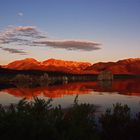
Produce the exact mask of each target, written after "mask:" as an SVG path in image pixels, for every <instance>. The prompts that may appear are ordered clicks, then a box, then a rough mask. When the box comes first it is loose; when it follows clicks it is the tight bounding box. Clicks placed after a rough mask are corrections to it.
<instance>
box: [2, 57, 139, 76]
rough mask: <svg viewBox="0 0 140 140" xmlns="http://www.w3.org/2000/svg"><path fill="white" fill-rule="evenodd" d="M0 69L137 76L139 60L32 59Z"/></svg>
mask: <svg viewBox="0 0 140 140" xmlns="http://www.w3.org/2000/svg"><path fill="white" fill-rule="evenodd" d="M1 67H2V68H7V69H14V70H43V71H44V70H45V71H57V72H66V73H72V74H98V73H100V72H101V71H104V70H108V71H111V72H112V73H113V74H132V75H137V74H138V75H139V74H140V58H128V59H123V60H118V61H116V62H98V63H94V64H91V63H89V62H77V61H65V60H58V59H53V58H51V59H47V60H44V61H42V62H40V61H37V60H36V59H34V58H25V59H22V60H16V61H13V62H11V63H9V64H7V65H3V66H1Z"/></svg>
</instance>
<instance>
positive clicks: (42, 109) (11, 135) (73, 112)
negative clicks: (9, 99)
mask: <svg viewBox="0 0 140 140" xmlns="http://www.w3.org/2000/svg"><path fill="white" fill-rule="evenodd" d="M77 98H78V97H76V98H75V101H74V104H73V105H72V107H70V108H67V109H62V108H61V106H60V105H59V106H57V107H53V106H52V105H51V101H52V100H51V99H49V100H48V101H45V100H44V99H38V98H34V101H31V102H28V101H26V99H23V100H21V101H19V103H18V104H16V105H14V104H11V105H9V106H7V107H4V106H2V105H1V106H0V139H34V140H42V139H47V140H139V138H140V113H138V114H136V116H135V117H134V116H133V117H131V112H130V108H129V107H128V106H127V105H121V104H119V103H117V104H115V105H113V107H112V109H107V110H106V112H105V113H104V114H102V115H101V116H100V117H97V115H96V111H97V107H96V106H95V105H91V104H79V103H78V99H77Z"/></svg>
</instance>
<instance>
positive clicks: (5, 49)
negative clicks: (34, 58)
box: [0, 47, 27, 55]
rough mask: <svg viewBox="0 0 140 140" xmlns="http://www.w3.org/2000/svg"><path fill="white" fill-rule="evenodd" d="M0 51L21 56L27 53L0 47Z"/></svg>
mask: <svg viewBox="0 0 140 140" xmlns="http://www.w3.org/2000/svg"><path fill="white" fill-rule="evenodd" d="M0 49H2V50H4V51H7V52H9V53H17V54H21V55H26V54H27V53H26V52H25V51H23V50H21V49H13V48H3V47H0Z"/></svg>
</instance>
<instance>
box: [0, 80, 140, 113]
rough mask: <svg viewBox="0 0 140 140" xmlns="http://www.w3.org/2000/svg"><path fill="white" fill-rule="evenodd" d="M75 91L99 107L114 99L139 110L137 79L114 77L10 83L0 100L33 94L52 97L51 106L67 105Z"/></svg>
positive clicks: (5, 101)
mask: <svg viewBox="0 0 140 140" xmlns="http://www.w3.org/2000/svg"><path fill="white" fill-rule="evenodd" d="M76 95H78V100H79V102H80V103H81V102H82V103H91V104H95V105H97V106H99V110H100V111H104V110H106V108H108V107H111V106H112V104H114V103H117V102H119V103H122V104H128V106H129V107H130V108H131V109H132V111H133V112H134V113H135V112H138V111H140V79H121V80H114V81H112V82H111V81H88V82H87V81H86V82H72V83H67V84H61V85H51V86H45V87H36V88H23V87H16V88H15V87H13V88H6V89H0V104H3V105H8V104H10V103H17V102H18V101H19V100H20V99H22V98H27V99H28V100H29V101H30V100H32V99H33V97H39V98H44V99H46V100H47V99H49V98H52V99H53V102H52V104H53V105H54V106H56V105H58V104H60V105H61V106H62V107H63V108H67V107H70V106H71V105H72V104H73V101H74V99H75V97H76Z"/></svg>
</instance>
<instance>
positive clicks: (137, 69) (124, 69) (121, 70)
mask: <svg viewBox="0 0 140 140" xmlns="http://www.w3.org/2000/svg"><path fill="white" fill-rule="evenodd" d="M103 70H109V71H111V72H112V73H113V74H130V75H131V74H132V75H140V58H129V59H124V60H119V61H117V62H99V63H95V64H93V65H92V66H89V67H87V68H86V69H85V71H88V72H91V73H99V72H101V71H103Z"/></svg>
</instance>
